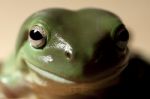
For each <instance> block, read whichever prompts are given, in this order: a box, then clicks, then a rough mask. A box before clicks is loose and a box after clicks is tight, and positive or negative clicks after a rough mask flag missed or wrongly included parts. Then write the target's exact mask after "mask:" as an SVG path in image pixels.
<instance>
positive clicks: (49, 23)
mask: <svg viewBox="0 0 150 99" xmlns="http://www.w3.org/2000/svg"><path fill="white" fill-rule="evenodd" d="M128 40H129V32H128V30H127V28H126V26H125V24H124V23H123V22H122V20H121V19H120V18H119V17H118V16H116V15H115V14H113V13H111V12H109V11H106V10H102V9H90V8H89V9H88V8H87V9H81V10H77V11H72V10H67V9H57V8H56V9H55V8H54V9H45V10H41V11H38V12H36V13H34V14H33V15H31V16H29V18H27V20H26V21H25V22H24V23H23V25H22V27H21V29H20V31H19V36H18V39H17V42H16V48H15V51H14V53H13V54H12V55H11V57H10V58H9V59H8V60H7V61H6V62H5V63H4V64H3V65H2V67H1V71H0V91H1V93H0V97H2V98H25V99H26V98H27V99H30V98H31V99H37V98H38V99H39V98H40V99H114V98H115V99H116V98H117V99H123V98H122V97H126V99H127V98H128V97H129V96H137V94H138V93H140V95H141V96H142V95H143V94H144V93H143V94H142V92H145V91H138V90H142V88H143V89H144V88H148V85H149V84H148V82H149V80H148V79H147V78H148V75H150V74H149V73H148V72H150V69H149V68H150V67H149V64H148V63H146V62H145V61H144V60H142V59H141V58H138V56H133V57H131V56H132V55H131V54H130V51H129V49H128V45H127V44H128ZM146 76H147V77H146ZM149 78H150V76H149ZM133 92H135V93H136V94H133ZM145 94H146V93H145Z"/></svg>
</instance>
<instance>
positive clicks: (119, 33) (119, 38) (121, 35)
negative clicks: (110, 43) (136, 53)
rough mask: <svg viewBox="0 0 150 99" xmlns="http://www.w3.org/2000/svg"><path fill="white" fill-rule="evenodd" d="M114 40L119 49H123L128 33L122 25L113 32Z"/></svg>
mask: <svg viewBox="0 0 150 99" xmlns="http://www.w3.org/2000/svg"><path fill="white" fill-rule="evenodd" d="M114 33H115V35H114V40H115V42H116V45H117V46H118V48H120V49H125V48H126V46H127V43H128V40H129V32H128V31H127V29H126V28H125V26H124V25H120V26H118V27H117V28H116V30H115V31H114Z"/></svg>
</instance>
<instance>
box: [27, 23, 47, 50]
mask: <svg viewBox="0 0 150 99" xmlns="http://www.w3.org/2000/svg"><path fill="white" fill-rule="evenodd" d="M46 36H47V35H46V32H45V31H44V29H43V28H42V27H41V26H38V25H36V26H33V27H32V28H31V29H30V31H29V34H28V37H29V42H30V44H31V46H32V47H34V48H42V47H43V46H44V45H45V44H46Z"/></svg>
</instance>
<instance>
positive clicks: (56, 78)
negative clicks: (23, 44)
mask: <svg viewBox="0 0 150 99" xmlns="http://www.w3.org/2000/svg"><path fill="white" fill-rule="evenodd" d="M26 63H27V65H28V66H29V68H31V69H32V70H34V71H35V72H37V73H38V74H40V75H41V76H43V77H46V78H48V79H50V80H53V81H56V82H60V83H65V84H74V83H75V82H73V81H70V80H67V79H65V78H61V77H59V76H57V75H55V74H52V73H50V72H47V71H44V70H42V69H40V68H38V67H36V66H34V65H32V64H30V63H29V62H26Z"/></svg>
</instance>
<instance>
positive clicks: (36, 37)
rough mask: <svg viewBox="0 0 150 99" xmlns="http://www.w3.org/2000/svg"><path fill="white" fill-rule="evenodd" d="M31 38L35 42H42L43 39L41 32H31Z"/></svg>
mask: <svg viewBox="0 0 150 99" xmlns="http://www.w3.org/2000/svg"><path fill="white" fill-rule="evenodd" d="M30 37H31V38H32V39H33V40H41V39H42V38H43V36H42V34H41V33H40V32H39V31H35V30H31V31H30Z"/></svg>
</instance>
